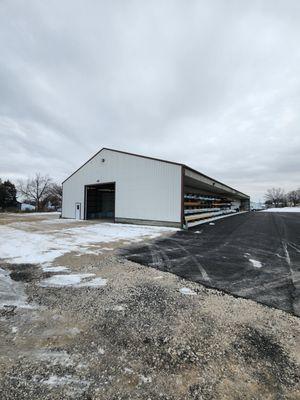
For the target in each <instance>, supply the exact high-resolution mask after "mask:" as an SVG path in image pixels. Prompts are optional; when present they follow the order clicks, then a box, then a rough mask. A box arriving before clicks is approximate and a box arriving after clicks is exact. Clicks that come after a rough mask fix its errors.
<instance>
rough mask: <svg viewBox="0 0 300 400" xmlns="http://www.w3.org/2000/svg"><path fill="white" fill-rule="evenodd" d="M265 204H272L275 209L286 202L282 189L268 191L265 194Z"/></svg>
mask: <svg viewBox="0 0 300 400" xmlns="http://www.w3.org/2000/svg"><path fill="white" fill-rule="evenodd" d="M265 199H266V203H267V204H270V203H271V204H274V206H275V207H279V206H280V205H282V204H285V202H286V195H285V193H284V190H283V189H282V188H272V189H268V190H267V193H266V194H265Z"/></svg>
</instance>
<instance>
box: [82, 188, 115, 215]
mask: <svg viewBox="0 0 300 400" xmlns="http://www.w3.org/2000/svg"><path fill="white" fill-rule="evenodd" d="M115 192H116V184H115V183H103V184H98V185H88V186H86V187H85V194H86V213H85V219H105V220H113V221H114V219H115Z"/></svg>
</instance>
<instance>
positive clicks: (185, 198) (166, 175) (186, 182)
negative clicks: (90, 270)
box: [62, 148, 250, 227]
mask: <svg viewBox="0 0 300 400" xmlns="http://www.w3.org/2000/svg"><path fill="white" fill-rule="evenodd" d="M249 201H250V199H249V196H247V195H245V194H244V193H241V192H239V191H237V190H235V189H232V188H231V187H229V186H227V185H224V184H223V183H221V182H218V181H216V180H214V179H212V178H209V177H208V176H206V175H203V174H201V173H200V172H198V171H195V170H193V169H192V168H190V167H188V166H186V165H184V164H180V163H175V162H171V161H166V160H160V159H156V158H152V157H146V156H141V155H138V154H132V153H127V152H124V151H119V150H114V149H108V148H103V149H101V150H100V151H99V152H98V153H96V154H95V155H94V156H93V157H92V158H90V159H89V160H88V161H87V162H86V163H85V164H84V165H82V166H81V167H80V168H79V169H78V170H76V171H75V172H74V173H73V174H72V175H70V176H69V177H68V178H67V179H66V180H65V181H64V182H63V203H62V217H63V218H76V219H111V220H114V221H115V222H125V223H135V224H136V223H139V224H151V225H164V226H175V227H183V226H193V225H195V224H197V223H198V221H202V220H204V219H206V218H209V217H211V216H216V215H222V214H227V213H231V212H236V211H242V210H248V209H249Z"/></svg>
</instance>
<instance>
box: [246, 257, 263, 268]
mask: <svg viewBox="0 0 300 400" xmlns="http://www.w3.org/2000/svg"><path fill="white" fill-rule="evenodd" d="M249 261H250V262H251V264H252V265H253V267H254V268H261V267H262V263H261V262H260V261H257V260H253V258H249Z"/></svg>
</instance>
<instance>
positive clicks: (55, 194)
mask: <svg viewBox="0 0 300 400" xmlns="http://www.w3.org/2000/svg"><path fill="white" fill-rule="evenodd" d="M47 201H50V203H51V204H52V206H54V207H55V209H56V210H57V209H58V208H61V203H62V185H59V184H58V183H52V184H51V185H50V187H49V191H48V197H47Z"/></svg>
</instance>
